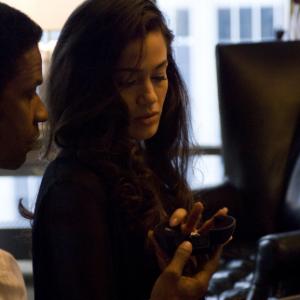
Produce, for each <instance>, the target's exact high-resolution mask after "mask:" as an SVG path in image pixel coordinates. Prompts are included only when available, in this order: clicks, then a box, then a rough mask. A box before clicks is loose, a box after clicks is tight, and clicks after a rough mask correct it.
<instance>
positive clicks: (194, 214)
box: [181, 202, 204, 234]
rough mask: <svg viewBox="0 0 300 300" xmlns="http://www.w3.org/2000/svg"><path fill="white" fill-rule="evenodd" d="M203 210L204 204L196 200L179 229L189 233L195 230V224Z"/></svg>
mask: <svg viewBox="0 0 300 300" xmlns="http://www.w3.org/2000/svg"><path fill="white" fill-rule="evenodd" d="M203 210H204V206H203V204H202V203H201V202H196V203H195V204H194V205H193V208H192V210H191V212H190V214H189V215H188V218H187V220H186V222H185V223H184V224H182V226H181V230H182V232H183V233H185V234H190V233H191V232H193V231H195V229H196V227H197V224H198V222H199V221H200V219H201V217H202V213H203Z"/></svg>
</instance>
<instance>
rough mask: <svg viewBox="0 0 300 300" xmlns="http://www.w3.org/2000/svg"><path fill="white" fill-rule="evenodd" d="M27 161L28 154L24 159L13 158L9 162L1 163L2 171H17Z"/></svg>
mask: <svg viewBox="0 0 300 300" xmlns="http://www.w3.org/2000/svg"><path fill="white" fill-rule="evenodd" d="M25 160H26V154H25V155H24V156H23V157H18V158H11V159H9V160H4V161H2V160H1V161H0V169H7V170H17V169H19V168H20V167H21V166H22V165H23V164H24V162H25Z"/></svg>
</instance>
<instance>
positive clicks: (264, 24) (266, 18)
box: [261, 7, 274, 39]
mask: <svg viewBox="0 0 300 300" xmlns="http://www.w3.org/2000/svg"><path fill="white" fill-rule="evenodd" d="M273 36H274V21H273V8H272V7H262V8H261V37H262V39H271V38H272V37H273Z"/></svg>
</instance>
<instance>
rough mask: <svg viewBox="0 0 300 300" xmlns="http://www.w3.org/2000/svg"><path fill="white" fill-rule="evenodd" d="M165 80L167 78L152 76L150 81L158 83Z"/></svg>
mask: <svg viewBox="0 0 300 300" xmlns="http://www.w3.org/2000/svg"><path fill="white" fill-rule="evenodd" d="M167 79H168V78H167V76H165V75H159V76H152V80H155V81H158V82H160V81H163V80H167Z"/></svg>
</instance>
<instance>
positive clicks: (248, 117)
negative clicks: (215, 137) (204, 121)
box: [216, 41, 300, 234]
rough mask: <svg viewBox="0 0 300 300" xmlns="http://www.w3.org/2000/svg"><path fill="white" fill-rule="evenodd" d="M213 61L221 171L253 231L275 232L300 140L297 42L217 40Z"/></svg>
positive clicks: (298, 52) (298, 42)
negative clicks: (240, 194)
mask: <svg viewBox="0 0 300 300" xmlns="http://www.w3.org/2000/svg"><path fill="white" fill-rule="evenodd" d="M216 62H217V79H218V93H219V108H220V122H221V135H222V147H223V148H222V151H223V159H224V170H225V175H226V176H227V177H228V178H229V180H230V182H231V183H232V184H233V185H234V186H235V187H236V188H238V189H239V190H241V191H242V192H243V193H244V195H245V199H243V200H244V202H243V206H244V209H245V211H246V212H247V216H248V218H247V222H249V221H251V222H253V224H252V226H251V227H252V229H253V230H254V231H257V233H259V234H264V233H268V232H273V231H274V230H275V226H277V224H278V222H277V220H276V218H277V212H278V210H279V207H280V205H281V204H282V197H283V195H284V190H285V183H286V181H287V179H288V176H289V173H290V171H291V170H289V168H290V166H292V164H293V162H292V160H293V159H292V158H291V155H292V153H293V151H292V148H293V146H294V144H295V140H296V139H298V140H299V138H300V132H298V130H299V125H300V41H276V42H274V41H273V42H259V43H243V44H219V45H217V47H216Z"/></svg>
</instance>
